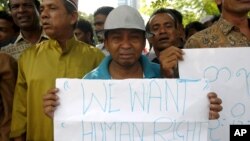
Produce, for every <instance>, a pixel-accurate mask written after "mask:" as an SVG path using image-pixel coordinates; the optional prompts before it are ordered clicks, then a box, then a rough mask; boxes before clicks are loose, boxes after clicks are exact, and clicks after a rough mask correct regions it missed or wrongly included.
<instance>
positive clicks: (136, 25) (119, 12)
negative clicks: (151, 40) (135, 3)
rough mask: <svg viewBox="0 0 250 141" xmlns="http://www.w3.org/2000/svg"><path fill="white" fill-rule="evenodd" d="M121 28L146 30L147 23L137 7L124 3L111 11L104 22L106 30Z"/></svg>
mask: <svg viewBox="0 0 250 141" xmlns="http://www.w3.org/2000/svg"><path fill="white" fill-rule="evenodd" d="M119 28H126V29H139V30H142V31H145V24H144V20H143V18H142V16H141V14H140V13H139V12H138V11H137V10H136V9H135V8H132V7H130V6H127V5H122V6H119V7H117V8H115V9H114V10H112V11H111V12H110V13H109V15H108V17H107V19H106V21H105V24H104V30H105V31H107V30H111V29H119Z"/></svg>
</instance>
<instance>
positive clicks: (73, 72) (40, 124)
mask: <svg viewBox="0 0 250 141" xmlns="http://www.w3.org/2000/svg"><path fill="white" fill-rule="evenodd" d="M66 46H67V47H66V51H64V52H62V50H61V48H60V46H59V44H58V42H57V41H55V40H47V41H43V42H41V43H39V44H37V45H36V46H33V47H31V48H28V49H27V50H26V51H25V52H24V53H23V54H22V55H21V56H20V58H19V62H18V65H19V70H18V79H17V85H16V89H15V96H14V105H13V115H12V124H11V137H17V136H20V135H21V134H23V133H25V132H26V140H29V141H31V140H32V141H52V140H53V124H52V120H51V119H50V118H48V117H47V116H46V115H45V114H44V112H43V102H42V101H43V96H44V95H45V94H46V92H47V91H48V90H49V89H51V88H54V87H55V79H56V78H63V77H67V78H82V77H83V76H84V75H85V74H86V73H88V72H90V71H91V70H92V69H94V68H95V67H97V66H98V64H99V63H100V62H101V60H102V59H103V57H104V55H103V54H102V53H101V51H100V50H99V49H97V48H94V47H91V46H90V45H88V44H85V43H83V42H80V41H77V40H75V38H72V39H70V40H68V41H67V45H66Z"/></svg>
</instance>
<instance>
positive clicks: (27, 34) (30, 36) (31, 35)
mask: <svg viewBox="0 0 250 141" xmlns="http://www.w3.org/2000/svg"><path fill="white" fill-rule="evenodd" d="M21 33H22V35H23V37H24V39H25V40H27V41H29V42H30V43H32V44H35V43H37V42H39V40H40V37H41V34H42V28H41V27H39V28H36V29H35V30H32V31H26V30H21Z"/></svg>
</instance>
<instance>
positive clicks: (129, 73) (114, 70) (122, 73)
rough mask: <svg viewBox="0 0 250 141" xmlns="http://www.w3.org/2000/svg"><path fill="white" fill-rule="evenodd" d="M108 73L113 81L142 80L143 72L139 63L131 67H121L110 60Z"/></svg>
mask: <svg viewBox="0 0 250 141" xmlns="http://www.w3.org/2000/svg"><path fill="white" fill-rule="evenodd" d="M109 72H110V75H111V77H112V78H114V79H127V78H143V70H142V66H141V63H140V62H139V61H138V62H136V64H134V65H132V66H121V65H119V64H117V63H115V62H114V61H113V60H112V61H111V63H110V65H109Z"/></svg>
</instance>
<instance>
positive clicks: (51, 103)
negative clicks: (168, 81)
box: [43, 6, 222, 119]
mask: <svg viewBox="0 0 250 141" xmlns="http://www.w3.org/2000/svg"><path fill="white" fill-rule="evenodd" d="M125 11H126V12H125ZM121 15H123V16H121ZM132 19H133V20H132ZM114 21H116V22H114ZM146 35H147V33H146V32H145V25H144V21H143V19H142V17H141V15H140V14H139V12H138V11H137V10H136V9H134V8H131V7H129V6H120V7H118V8H116V9H114V10H113V11H112V12H111V13H110V14H109V16H108V18H107V20H106V22H105V41H104V43H105V46H106V47H107V49H108V50H109V52H110V54H111V56H108V57H106V58H105V59H104V60H103V62H102V63H101V64H100V65H99V67H97V68H96V69H95V70H93V71H91V72H90V73H88V74H87V75H85V77H84V79H126V78H160V76H161V74H160V66H159V65H157V64H154V63H151V62H149V61H148V60H147V59H146V58H145V57H144V56H142V55H141V51H142V50H143V48H144V47H145V41H146V38H145V36H146ZM58 91H59V90H58V89H51V90H49V91H48V94H47V95H45V97H44V102H43V103H44V112H45V114H46V115H48V116H49V117H53V114H54V111H55V109H56V106H57V105H58V104H59V103H58V96H57V95H56V93H57V92H58ZM208 97H209V100H210V113H209V119H218V118H219V112H220V111H221V110H222V106H221V105H220V104H221V99H220V98H218V97H217V95H216V94H215V93H209V94H208Z"/></svg>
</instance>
